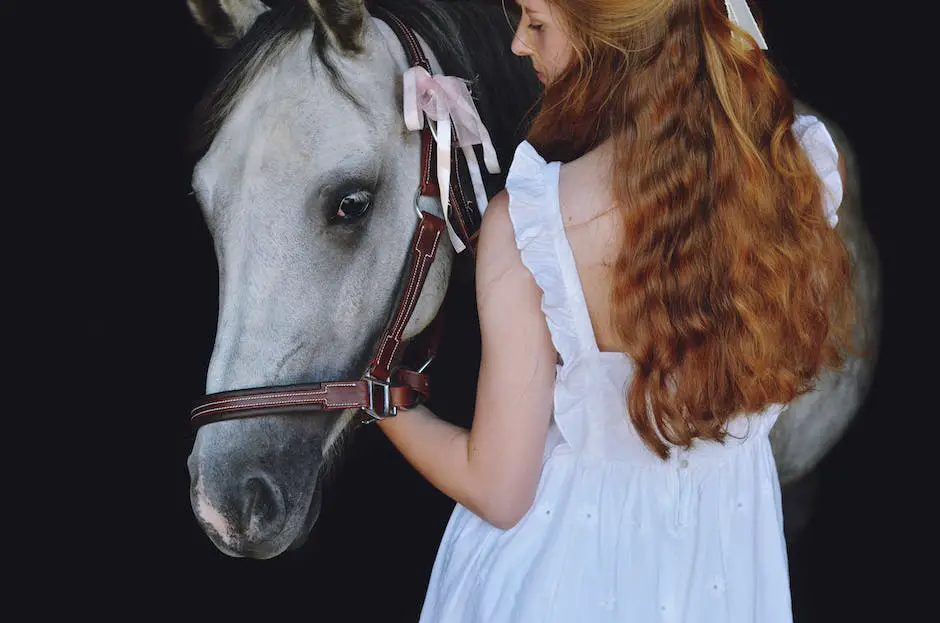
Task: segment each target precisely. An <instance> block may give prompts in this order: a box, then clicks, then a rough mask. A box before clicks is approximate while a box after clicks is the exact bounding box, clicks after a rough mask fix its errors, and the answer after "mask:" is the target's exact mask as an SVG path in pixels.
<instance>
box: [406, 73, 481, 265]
mask: <svg viewBox="0 0 940 623" xmlns="http://www.w3.org/2000/svg"><path fill="white" fill-rule="evenodd" d="M404 79H405V80H404V115H405V125H406V126H407V127H408V129H409V130H421V129H423V128H424V116H425V115H427V117H428V118H429V119H431V120H433V121H434V122H435V124H436V127H435V125H431V133H432V134H433V135H434V140H435V141H436V142H437V183H438V187H439V188H440V191H441V208H442V209H443V210H444V221H445V223H446V224H447V233H448V234H449V235H450V240H451V243H453V245H454V249H455V250H456V251H457V253H460V252H461V251H463V250H464V248H465V245H464V244H463V242H461V240H460V237H459V236H457V233H456V232H455V231H454V228H453V226H452V225H451V224H450V219H449V217H448V214H447V213H448V209H447V208H448V198H449V197H450V138H451V127H453V129H454V130H456V134H457V144H458V146H459V147H460V148H461V149H462V150H463V153H464V155H465V156H466V158H467V165H468V166H467V168H468V169H469V170H470V179H471V181H472V182H473V194H474V196H475V197H476V202H477V206H478V208H479V210H480V214H483V212H484V211H485V210H486V204H487V198H486V189H485V188H484V186H483V177H482V174H481V173H480V164H479V162H477V157H476V152H474V150H473V146H474V145H482V146H483V161H484V163H485V164H486V169H487V170H488V171H489V172H490V173H499V161H498V160H497V158H496V149H495V148H494V147H493V143H492V141H490V134H489V132H487V131H486V126H484V125H483V121H482V120H481V119H480V113H479V112H477V109H476V106H475V105H474V104H473V98H472V97H471V96H470V90H469V89H468V88H467V83H466V81H464V80H461V79H460V78H455V77H453V76H442V75H437V76H431V75H430V74H429V73H428V72H427V71H426V70H425V69H424V68H423V67H411V68H409V69H408V70H407V71H406V72H405V76H404Z"/></svg>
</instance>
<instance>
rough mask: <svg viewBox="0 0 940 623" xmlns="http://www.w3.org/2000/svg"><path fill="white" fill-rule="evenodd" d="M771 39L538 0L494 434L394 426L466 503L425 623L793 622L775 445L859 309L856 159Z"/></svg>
mask: <svg viewBox="0 0 940 623" xmlns="http://www.w3.org/2000/svg"><path fill="white" fill-rule="evenodd" d="M739 24H740V26H739ZM762 43H763V39H762V37H761V36H760V32H759V30H757V28H756V24H753V23H752V21H751V19H750V11H749V10H748V9H747V5H746V4H744V2H743V1H742V0H735V1H734V2H727V3H726V2H725V0H548V1H547V0H524V5H523V6H522V19H521V21H520V23H519V25H518V28H517V31H516V37H515V39H514V42H513V50H514V51H515V52H516V53H517V54H519V55H524V56H528V57H530V58H531V59H532V64H533V69H534V70H535V71H536V72H537V74H538V76H539V78H540V79H541V80H542V82H543V83H544V84H545V92H544V98H543V102H542V106H541V109H540V111H539V115H538V117H537V118H536V119H535V120H534V122H533V125H532V128H531V132H530V135H529V138H528V140H527V141H525V142H523V143H522V144H521V145H520V146H519V147H518V149H517V151H516V154H515V157H514V160H513V162H512V165H511V167H510V171H509V174H508V178H507V185H506V190H505V191H503V193H501V194H500V195H497V196H496V197H495V198H494V199H493V200H492V201H491V203H490V205H489V206H488V208H487V210H486V216H485V218H484V221H483V227H482V231H481V236H480V241H479V249H478V264H477V300H478V307H479V314H480V325H481V331H482V349H483V350H482V363H481V366H480V378H479V385H478V393H477V403H476V407H475V416H474V421H473V426H472V429H471V430H469V431H467V430H464V429H461V428H458V427H455V426H453V425H451V424H449V423H445V422H443V421H442V420H439V419H438V418H436V417H435V416H434V414H432V413H431V412H429V411H428V410H427V409H426V408H423V407H419V408H415V409H412V410H409V411H405V412H402V413H400V414H399V415H398V416H397V417H395V418H390V419H386V420H383V421H382V422H381V423H380V426H381V427H382V429H383V430H384V432H385V433H386V434H387V435H388V437H389V438H390V440H391V441H392V442H393V443H394V444H395V445H396V447H398V448H399V449H400V451H401V452H402V453H403V454H404V456H405V457H406V458H407V459H408V460H409V461H410V462H411V464H412V465H414V466H415V468H416V469H417V470H419V472H420V473H422V474H423V475H424V476H425V477H426V478H427V479H428V480H429V481H430V482H431V483H433V484H434V485H435V486H436V487H438V488H439V489H440V490H441V491H443V492H444V493H445V494H447V495H448V496H450V497H451V498H453V499H454V500H455V501H456V502H457V506H456V508H455V510H454V513H453V515H452V517H451V519H450V521H449V523H448V525H447V528H446V532H445V534H444V536H443V540H442V543H441V546H440V549H439V552H438V556H437V559H436V561H435V564H434V568H433V571H432V574H431V578H430V586H429V589H428V593H427V597H426V601H425V603H424V608H423V611H422V621H431V622H434V623H451V622H464V621H480V622H486V623H498V622H502V621H505V622H510V621H511V622H513V623H521V622H528V621H532V622H538V623H546V622H549V621H588V622H591V623H598V622H603V621H642V622H650V621H688V622H693V621H694V622H712V621H715V622H717V621H721V622H723V623H727V622H735V623H737V622H744V621H748V622H752V621H753V622H755V623H756V622H759V623H775V622H778V621H779V622H783V621H786V622H789V621H791V620H792V615H791V603H790V594H789V582H788V570H787V554H786V545H785V542H784V538H783V520H782V511H781V503H780V489H779V482H778V480H777V474H776V468H775V464H774V458H773V455H772V451H771V446H770V442H769V432H770V429H771V427H772V426H773V424H774V422H775V421H776V419H777V417H778V415H779V414H780V412H781V411H782V410H783V408H784V405H786V404H787V403H788V402H789V401H792V400H793V399H794V398H795V397H796V396H798V395H799V394H800V393H802V392H805V391H807V390H808V389H810V388H811V387H812V382H813V379H814V377H815V376H816V375H817V374H818V373H819V372H820V371H821V369H823V368H824V367H837V366H839V365H840V364H841V363H842V357H843V356H844V353H845V352H846V349H847V348H848V346H849V345H848V335H849V327H850V323H851V320H852V319H851V309H852V301H851V293H850V290H849V263H848V257H847V253H846V250H845V248H844V247H843V245H842V243H841V240H840V238H839V236H838V235H837V233H836V232H835V230H834V229H833V225H834V224H835V222H836V209H837V207H838V204H839V202H840V201H841V193H842V182H841V178H840V169H839V155H838V152H837V150H836V148H835V145H834V144H833V142H832V139H831V138H830V137H829V134H828V133H827V132H826V129H825V128H824V127H823V126H822V124H821V123H820V122H819V121H818V120H816V119H814V118H812V117H796V116H794V112H793V99H792V96H791V95H790V93H789V91H788V90H787V88H786V86H785V85H784V84H783V82H782V81H781V79H780V78H779V77H778V76H777V74H776V73H775V72H774V70H773V68H772V66H771V64H770V62H769V61H768V60H767V58H766V57H765V56H764V54H763V52H762V50H761V47H762Z"/></svg>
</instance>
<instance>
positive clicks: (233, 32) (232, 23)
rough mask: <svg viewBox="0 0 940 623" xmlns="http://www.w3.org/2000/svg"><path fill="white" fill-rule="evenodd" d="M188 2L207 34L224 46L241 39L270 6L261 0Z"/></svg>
mask: <svg viewBox="0 0 940 623" xmlns="http://www.w3.org/2000/svg"><path fill="white" fill-rule="evenodd" d="M186 4H187V5H188V6H189V11H190V12H191V13H192V14H193V17H194V18H195V20H196V22H197V23H198V24H199V25H200V26H202V28H203V30H205V31H206V34H208V35H209V37H211V38H212V40H213V41H215V42H216V43H217V44H218V45H220V46H222V47H223V48H228V47H231V46H232V45H234V44H235V42H236V41H238V40H239V39H241V38H242V37H243V36H244V35H245V33H246V32H248V29H249V28H251V26H252V24H254V23H255V20H256V19H258V17H259V16H260V15H261V14H262V13H264V12H265V11H267V10H268V8H269V7H267V6H266V5H265V4H264V3H263V2H261V0H186Z"/></svg>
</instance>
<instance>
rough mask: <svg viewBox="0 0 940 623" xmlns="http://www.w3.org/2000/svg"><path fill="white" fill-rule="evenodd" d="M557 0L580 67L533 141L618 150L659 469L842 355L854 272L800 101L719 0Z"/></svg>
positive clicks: (627, 250)
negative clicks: (797, 107) (829, 210)
mask: <svg viewBox="0 0 940 623" xmlns="http://www.w3.org/2000/svg"><path fill="white" fill-rule="evenodd" d="M549 2H550V5H551V8H552V10H553V12H554V14H555V15H556V16H559V14H560V17H561V20H560V23H561V24H563V25H564V27H565V28H566V30H567V31H568V34H569V37H570V38H571V40H572V42H573V43H574V47H575V50H576V53H575V58H574V59H573V61H572V63H571V64H570V66H569V67H568V68H567V69H566V71H564V72H563V74H562V75H561V76H560V77H559V78H558V79H557V80H556V81H554V82H553V83H551V84H550V85H548V86H547V88H546V90H545V92H544V94H543V100H542V103H541V104H542V105H541V108H540V110H539V113H538V115H537V116H536V117H535V119H534V120H533V123H532V126H531V129H530V134H529V137H528V140H529V141H530V142H531V143H532V144H533V145H534V146H535V147H536V149H538V150H539V151H540V152H541V153H542V154H543V155H544V156H545V157H547V158H550V159H555V160H561V161H569V160H571V159H574V158H577V157H578V156H580V155H582V154H584V153H585V152H587V151H589V150H590V149H592V148H593V147H595V146H597V145H599V144H600V143H601V142H602V141H605V140H608V139H610V140H612V142H613V145H614V151H615V157H614V171H615V175H614V176H613V179H614V188H613V192H614V197H615V200H616V202H617V207H618V212H619V214H621V215H622V221H623V227H624V238H623V241H624V243H623V248H622V249H621V250H620V252H619V258H618V261H617V263H616V266H615V271H614V274H615V277H614V283H613V284H612V295H613V309H614V310H615V311H614V314H615V316H614V325H615V327H616V328H617V331H618V336H619V338H620V340H621V341H622V350H623V351H624V352H625V353H627V355H629V356H630V357H631V358H632V359H633V361H634V362H635V366H636V369H635V375H634V378H633V381H632V383H631V384H630V387H629V388H628V389H627V395H626V400H627V405H628V409H629V413H630V418H631V419H632V421H633V424H634V425H635V426H636V429H637V431H638V432H639V434H640V435H641V436H642V438H643V440H644V442H645V443H646V444H647V445H648V446H649V447H650V449H652V450H653V451H654V452H656V453H657V454H658V455H660V456H661V457H663V458H665V457H666V456H668V453H669V451H668V446H667V443H666V442H668V443H671V444H675V445H679V446H685V447H687V446H689V445H690V444H691V443H692V441H693V439H695V438H702V439H714V440H718V441H722V440H723V439H724V437H725V434H726V433H725V431H726V424H727V422H728V421H729V420H730V419H731V418H733V417H735V416H737V415H740V414H744V413H757V412H759V411H761V410H763V409H764V408H766V407H768V406H770V405H772V404H783V403H788V402H790V401H792V400H793V399H794V398H796V397H797V396H799V395H800V394H802V393H804V392H806V391H808V390H810V389H811V388H812V387H813V384H814V381H815V379H816V378H818V375H819V373H820V372H821V370H822V369H823V368H826V367H828V368H838V367H840V366H841V365H842V364H843V361H844V357H845V355H846V354H847V352H850V351H851V334H850V332H851V325H852V322H853V319H854V318H853V310H854V301H853V297H852V291H851V288H850V263H849V257H848V253H847V250H846V248H845V246H844V244H843V242H842V240H841V238H840V236H839V234H838V233H837V231H836V230H834V229H833V228H832V227H830V225H829V224H828V222H827V220H826V218H825V215H824V212H823V207H822V194H821V193H822V189H821V186H820V181H819V178H818V177H817V176H816V173H815V171H814V169H813V167H812V165H811V163H810V162H809V160H808V158H807V156H806V155H805V153H804V151H803V149H802V148H801V146H800V145H799V143H798V142H797V140H796V138H795V137H794V135H793V132H792V131H791V126H792V124H793V121H794V100H793V96H792V94H791V92H790V91H789V89H788V88H787V86H786V85H785V83H784V81H783V80H782V79H781V77H780V76H779V75H778V73H777V72H776V71H775V70H774V68H773V66H772V64H771V62H770V61H769V60H768V58H767V56H766V55H765V54H764V53H763V51H761V50H760V49H759V48H758V47H757V46H756V45H755V44H754V42H753V40H752V39H750V38H749V37H748V36H747V35H746V34H745V33H744V32H743V31H741V30H739V29H737V28H736V27H735V26H734V25H733V24H732V23H731V22H730V21H729V19H728V16H727V15H726V13H725V7H724V2H723V1H722V0H549Z"/></svg>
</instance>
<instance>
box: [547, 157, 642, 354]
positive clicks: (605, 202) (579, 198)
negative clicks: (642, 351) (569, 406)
mask: <svg viewBox="0 0 940 623" xmlns="http://www.w3.org/2000/svg"><path fill="white" fill-rule="evenodd" d="M611 166H612V162H611V145H610V143H603V144H602V145H600V146H598V147H597V148H595V149H593V150H591V151H590V152H588V153H587V154H585V155H584V156H582V157H580V158H578V159H576V160H573V161H571V162H569V163H565V164H563V165H562V166H561V170H560V172H559V180H558V195H559V202H560V204H561V216H562V222H563V223H564V226H565V233H566V234H567V237H568V242H569V243H570V245H571V250H572V253H573V255H574V260H575V264H576V265H577V267H578V275H579V276H580V279H581V286H582V289H583V290H584V298H585V300H586V302H587V307H588V312H589V314H590V316H591V324H592V326H593V330H594V335H595V339H596V340H597V345H598V348H600V350H601V351H605V352H621V351H622V350H623V348H622V347H621V344H620V339H619V338H618V337H617V334H616V332H615V330H614V324H613V318H612V315H611V303H612V300H611V294H612V292H611V284H613V279H612V277H613V271H614V267H615V265H616V261H617V255H618V253H619V252H620V249H621V247H622V246H623V245H624V243H625V242H626V241H625V240H624V235H623V226H622V224H621V219H620V216H619V215H618V213H617V210H616V208H615V202H614V198H613V188H612V187H611V184H610V177H611V175H610V173H611Z"/></svg>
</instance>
